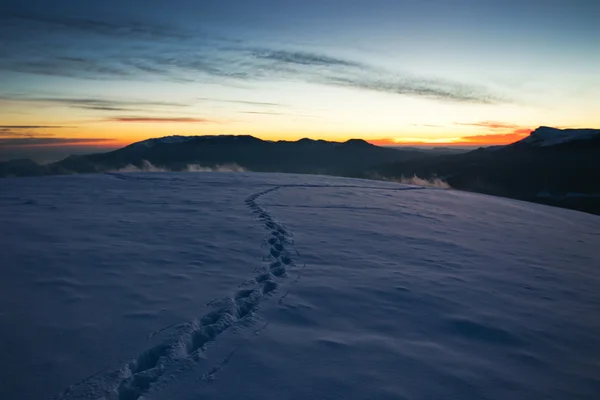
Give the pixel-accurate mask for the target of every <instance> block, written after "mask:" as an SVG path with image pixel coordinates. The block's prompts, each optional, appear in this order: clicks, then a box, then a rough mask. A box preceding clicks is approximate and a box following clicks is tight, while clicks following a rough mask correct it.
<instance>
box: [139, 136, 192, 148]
mask: <svg viewBox="0 0 600 400" xmlns="http://www.w3.org/2000/svg"><path fill="white" fill-rule="evenodd" d="M197 137H198V136H182V135H171V136H164V137H160V138H153V139H147V140H143V141H141V142H137V143H134V144H132V145H131V146H132V147H154V146H156V145H157V144H170V143H183V142H187V141H190V140H192V139H195V138H197Z"/></svg>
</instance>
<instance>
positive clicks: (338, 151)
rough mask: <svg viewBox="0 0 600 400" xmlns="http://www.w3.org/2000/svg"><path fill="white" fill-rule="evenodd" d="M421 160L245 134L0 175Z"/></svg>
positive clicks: (325, 170)
mask: <svg viewBox="0 0 600 400" xmlns="http://www.w3.org/2000/svg"><path fill="white" fill-rule="evenodd" d="M421 156H422V153H421V152H419V151H408V150H407V151H402V150H396V149H390V148H384V147H378V146H374V145H372V144H369V143H367V142H366V141H364V140H362V139H351V140H348V141H346V142H329V141H325V140H312V139H300V140H298V141H295V142H292V141H265V140H261V139H258V138H256V137H254V136H249V135H223V136H167V137H163V138H155V139H148V140H144V141H141V142H137V143H133V144H130V145H128V146H126V147H123V148H121V149H118V150H115V151H111V152H107V153H98V154H88V155H81V156H69V157H67V158H65V159H64V160H61V161H58V162H55V163H52V164H48V165H37V164H35V163H34V162H33V161H30V160H28V161H25V160H17V161H9V162H6V163H0V176H31V175H51V174H72V173H94V172H108V171H115V170H120V169H123V168H131V167H134V168H139V169H141V170H143V169H144V168H145V167H146V166H147V165H149V164H150V165H152V166H155V167H157V168H160V169H164V170H170V171H183V170H186V168H187V167H188V166H189V165H197V166H200V167H205V168H215V167H218V166H221V165H229V164H233V165H238V166H240V167H242V168H244V169H247V170H250V171H255V172H291V173H311V174H329V175H347V176H357V175H361V174H362V172H363V171H365V170H368V169H372V168H374V167H376V166H377V165H380V164H382V163H386V162H388V163H389V162H396V161H403V160H408V159H413V158H417V157H421Z"/></svg>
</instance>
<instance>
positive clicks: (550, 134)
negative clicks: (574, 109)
mask: <svg viewBox="0 0 600 400" xmlns="http://www.w3.org/2000/svg"><path fill="white" fill-rule="evenodd" d="M599 136H600V129H557V128H550V127H547V126H542V127H539V128H538V129H536V130H535V131H533V132H531V134H530V135H529V136H528V137H526V138H525V139H523V140H521V141H519V142H517V143H526V144H529V145H532V146H537V147H548V146H555V145H558V144H564V143H568V142H573V141H578V140H589V139H592V138H595V137H599Z"/></svg>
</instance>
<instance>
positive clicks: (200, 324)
mask: <svg viewBox="0 0 600 400" xmlns="http://www.w3.org/2000/svg"><path fill="white" fill-rule="evenodd" d="M278 189H279V187H274V188H271V189H268V190H265V191H262V192H259V193H256V194H253V195H251V196H250V197H248V198H247V199H246V201H245V203H246V205H247V206H248V207H249V208H250V210H251V211H252V213H253V214H255V215H256V217H257V219H258V220H259V221H260V222H261V223H262V224H263V225H264V227H265V229H266V230H267V232H268V233H267V238H266V240H265V242H266V244H267V245H268V249H269V253H268V255H267V256H266V257H265V261H267V262H268V264H267V265H263V266H262V267H261V268H259V269H258V270H257V271H256V273H257V275H256V276H255V277H254V278H253V279H251V280H249V281H246V282H244V283H243V284H242V285H240V288H238V289H239V290H238V291H237V292H235V293H234V294H233V295H231V296H228V297H224V298H222V299H219V300H218V301H213V302H211V304H212V305H213V306H214V307H215V309H214V310H213V311H211V312H209V313H208V314H206V315H204V316H202V317H201V318H199V319H197V320H194V321H191V322H188V323H186V324H185V325H183V327H182V329H180V330H178V332H177V333H176V334H174V335H173V336H171V337H170V338H168V339H167V340H165V341H164V342H162V343H160V344H158V345H156V346H154V347H152V348H150V349H147V350H146V351H144V352H143V353H141V354H140V355H139V356H138V357H137V358H136V359H134V360H131V361H130V362H129V363H128V364H127V365H126V366H124V367H123V368H122V369H121V370H120V371H118V372H116V373H113V374H115V375H116V376H115V375H113V377H112V379H111V378H109V381H112V382H113V385H111V386H112V387H113V388H115V384H116V392H117V395H118V397H117V398H118V400H137V399H139V398H140V397H141V396H142V395H143V394H144V393H146V392H148V391H149V390H150V388H151V387H152V385H153V384H154V383H155V382H157V381H158V380H159V378H160V377H161V376H162V375H163V374H164V373H165V372H166V371H167V370H173V369H177V367H178V366H179V367H181V366H183V365H184V364H185V361H186V360H187V361H189V360H193V359H197V358H199V357H201V356H202V354H201V353H203V352H204V350H205V349H206V346H207V344H208V343H210V342H212V341H214V340H215V339H216V338H217V337H218V336H219V335H220V334H222V333H223V332H225V331H227V330H228V329H229V328H231V327H233V326H235V325H240V324H242V323H243V322H245V321H246V320H248V319H249V318H251V316H252V313H253V312H254V311H255V310H256V309H257V307H258V305H259V303H260V301H261V300H262V299H264V298H266V297H268V296H270V295H271V294H272V293H273V292H274V291H275V290H276V289H277V287H278V283H277V281H278V280H281V279H282V278H284V277H285V276H286V274H287V271H288V269H289V268H290V267H292V266H293V260H292V257H291V254H290V252H289V251H288V248H289V247H291V246H292V245H293V241H292V235H291V234H290V233H289V232H288V231H287V230H286V229H285V228H284V227H283V226H282V225H281V224H280V223H278V222H277V221H276V220H275V219H274V218H273V217H272V216H271V215H270V214H269V212H268V211H267V210H265V209H264V208H263V207H261V206H260V205H258V203H257V199H259V198H260V197H261V196H264V195H265V194H267V193H271V192H273V191H275V190H278ZM179 369H181V368H179ZM73 389H74V387H71V388H69V389H67V390H66V391H65V392H63V393H62V394H61V395H60V396H58V399H65V396H66V395H67V394H68V393H69V392H71V391H72V390H73Z"/></svg>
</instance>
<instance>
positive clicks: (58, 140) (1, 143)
mask: <svg viewBox="0 0 600 400" xmlns="http://www.w3.org/2000/svg"><path fill="white" fill-rule="evenodd" d="M112 141H114V139H107V138H62V137H28V138H9V139H0V147H12V146H41V145H82V144H91V143H102V142H112Z"/></svg>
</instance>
